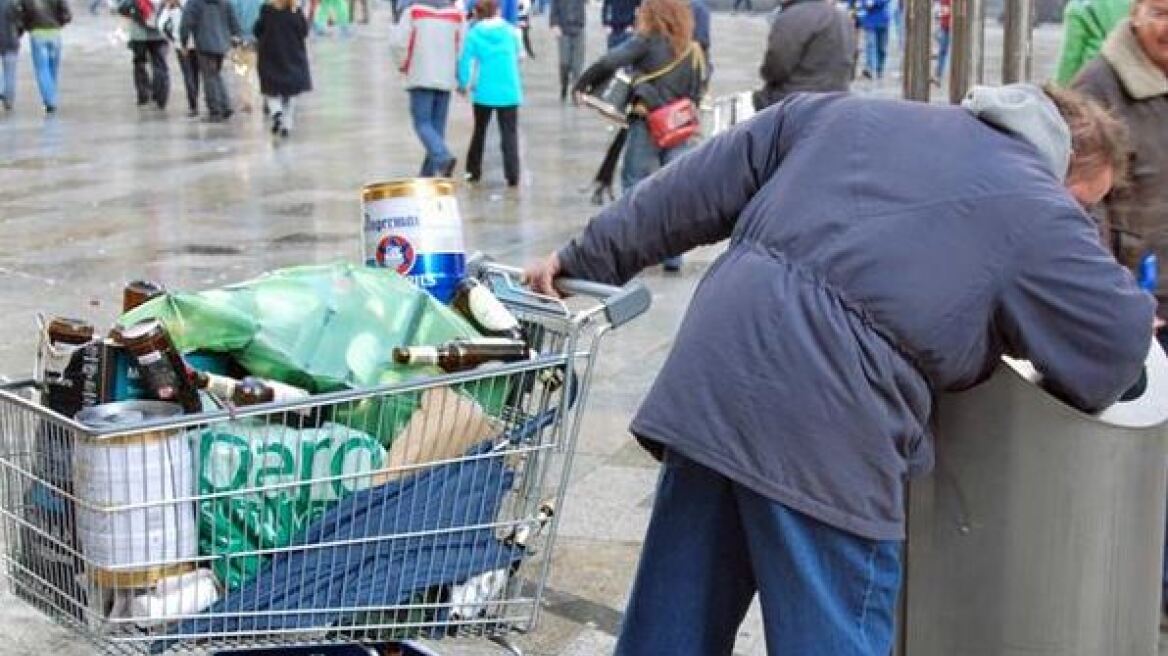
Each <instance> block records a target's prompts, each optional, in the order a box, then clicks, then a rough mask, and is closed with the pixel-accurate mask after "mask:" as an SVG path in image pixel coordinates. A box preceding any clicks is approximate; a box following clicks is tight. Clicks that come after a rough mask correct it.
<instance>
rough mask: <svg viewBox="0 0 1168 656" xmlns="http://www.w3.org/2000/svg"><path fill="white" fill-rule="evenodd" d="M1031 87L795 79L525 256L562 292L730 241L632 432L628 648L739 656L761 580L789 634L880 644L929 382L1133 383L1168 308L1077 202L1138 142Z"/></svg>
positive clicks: (539, 286)
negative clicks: (812, 87) (640, 486)
mask: <svg viewBox="0 0 1168 656" xmlns="http://www.w3.org/2000/svg"><path fill="white" fill-rule="evenodd" d="M995 91H996V90H995ZM1015 91H1016V93H1012V94H1008V96H1010V97H1006V98H999V102H997V103H994V102H993V101H992V98H989V97H987V98H984V99H983V102H982V103H981V106H980V109H978V110H977V111H978V114H976V115H975V113H974V112H973V111H971V110H967V109H963V108H961V107H953V106H938V105H930V104H927V103H911V102H904V101H897V100H884V99H876V98H870V97H864V96H854V95H848V94H838V93H837V94H798V95H796V96H792V97H790V98H788V99H787V100H786V101H785V102H782V103H779V104H777V105H774V106H772V107H770V108H768V109H766V110H764V111H763V112H762V113H760V114H759V115H757V116H756V117H755V118H754V119H752V120H750V121H746V122H744V123H741V124H739V125H737V126H735V127H734V128H731V129H730V130H729V131H728V132H726V133H724V134H722V135H719V136H716V137H714V138H712V139H710V140H708V141H707V142H705V143H704V144H703V145H702V146H701V147H699V148H697V149H695V150H694V151H693V152H691V153H689V154H688V155H686V156H685V157H682V158H681V159H679V160H677V161H675V162H674V163H673V164H672V165H670V166H668V167H666V168H664V169H662V170H661V171H660V172H658V173H657V174H656V175H655V176H653V177H652V178H650V179H648V180H646V181H644V182H642V184H641V185H640V186H639V187H638V188H637V192H636V193H635V194H632V195H627V196H624V197H623V198H621V199H619V200H617V201H616V202H615V203H613V204H611V205H609V206H608V207H607V208H605V209H604V210H603V211H602V212H601V213H600V214H599V215H598V216H597V217H596V218H594V219H593V220H592V221H590V222H589V224H588V227H587V228H586V229H585V230H584V232H583V234H582V235H580V236H579V237H577V238H576V239H573V240H572V241H571V242H570V243H568V244H567V245H566V246H564V247H563V248H561V249H560V250H558V251H557V252H556V253H554V254H553V255H551V256H549V257H547V258H546V259H545V260H543V261H541V262H538V263H536V264H533V265H531V266H530V267H528V270H527V275H526V278H527V281H528V282H529V283H530V284H531V285H532V288H533V289H534V290H535V291H537V292H540V293H544V294H549V295H555V294H557V292H556V291H555V287H554V284H553V281H554V279H555V278H556V277H557V276H561V275H562V276H571V277H576V278H585V279H589V280H595V281H600V282H605V283H609V284H622V283H624V282H626V281H628V280H629V279H631V278H632V277H633V276H635V275H637V274H638V273H639V272H640V271H641V270H642V269H644V268H645V267H647V266H650V265H652V264H653V263H655V262H659V261H660V260H661V259H662V258H663V257H665V256H668V255H676V254H680V253H682V252H684V251H686V250H687V249H689V248H693V247H695V246H698V245H701V244H713V243H716V242H719V241H722V240H724V239H727V238H729V246H728V248H727V249H726V250H725V251H724V252H723V253H722V254H721V255H720V256H719V257H718V258H717V260H716V261H715V262H714V263H713V264H712V265H711V266H710V268H709V270H708V271H707V273H706V274H705V276H704V278H703V280H702V281H701V282H700V283H699V284H698V286H697V288H696V292H695V293H694V296H693V298H692V300H691V301H690V304H689V310H688V312H687V313H686V316H685V319H684V320H683V322H682V324H681V326H680V328H679V330H678V333H677V335H676V337H675V339H674V341H673V346H672V352H671V353H670V354H669V357H668V358H667V359H666V361H665V364H664V367H663V368H662V370H661V372H660V374H659V375H658V377H657V380H656V381H655V383H654V384H653V387H652V388H651V390H650V391H649V394H648V396H647V398H646V399H645V400H644V402H643V404H642V405H641V407H640V409H639V411H638V412H637V414H636V416H635V418H634V419H633V423H632V426H631V432H632V434H633V435H634V436H636V437H637V438H638V440H639V441H640V442H641V443H642V445H644V446H646V447H647V448H648V449H649V451H650V452H651V453H652V454H653V455H654V456H656V457H657V458H658V459H660V460H662V471H661V474H660V477H659V478H658V484H657V492H656V495H655V496H654V501H653V511H652V515H651V518H650V521H649V527H648V532H647V535H646V537H645V542H644V548H643V551H642V554H641V559H640V564H639V565H638V568H637V574H636V578H635V581H634V583H633V588H632V593H631V595H630V597H629V602H628V607H627V610H626V611H625V615H624V621H623V623H622V626H621V630H620V637H619V639H618V641H617V645H616V649H615V654H616V656H660V655H663V654H668V655H669V656H708V655H709V654H727V653H729V651H730V649H731V647H732V646H733V644H734V638H735V635H736V632H737V628H738V625H739V624H740V623H741V622H742V619H743V617H744V616H745V614H746V611H747V609H748V607H749V606H750V604H751V600H752V598H753V597H754V595H755V594H756V592H757V594H758V595H759V597H760V599H761V601H762V604H761V605H762V614H763V622H764V627H765V635H766V644H767V652H768V653H770V654H798V655H799V656H887V655H888V654H889V653H890V652H891V650H892V640H893V627H894V624H895V617H896V602H897V597H898V593H899V591H900V587H901V573H902V558H903V553H904V537H905V496H904V495H905V482H906V480H907V479H908V478H909V477H910V476H915V475H918V474H922V473H925V472H926V471H927V470H928V469H930V468H931V465H932V461H933V457H932V456H933V443H934V440H933V436H932V435H931V434H930V426H931V425H932V417H931V415H932V407H933V402H934V401H933V400H934V399H935V398H936V396H937V395H938V394H939V393H941V392H949V391H955V390H962V389H966V388H968V387H971V386H973V385H976V384H977V383H978V382H980V381H982V380H984V379H985V378H986V377H987V376H988V374H989V372H990V371H992V370H993V369H994V367H995V366H996V365H997V363H998V362H999V360H1000V358H1001V356H1002V355H1003V354H1010V355H1013V356H1015V357H1019V358H1025V359H1028V360H1030V361H1031V362H1032V363H1033V364H1034V365H1035V367H1036V368H1037V369H1038V370H1039V371H1040V372H1041V373H1042V375H1043V381H1044V387H1045V388H1047V389H1051V390H1054V391H1055V393H1056V394H1058V395H1059V396H1060V397H1062V398H1063V399H1065V400H1066V401H1067V402H1069V403H1070V404H1072V405H1073V406H1075V407H1077V408H1080V409H1082V410H1086V411H1090V412H1094V411H1098V410H1101V409H1103V408H1106V407H1107V406H1109V405H1110V404H1112V403H1113V402H1114V401H1116V400H1117V399H1118V398H1119V396H1120V395H1121V394H1122V393H1123V392H1124V391H1125V390H1126V389H1127V388H1128V387H1129V386H1130V385H1131V384H1132V383H1134V382H1135V381H1136V380H1137V378H1139V376H1140V372H1141V370H1142V365H1143V362H1144V358H1145V356H1146V355H1147V353H1148V348H1149V345H1150V340H1151V334H1152V311H1153V306H1154V303H1153V300H1152V298H1151V297H1150V296H1149V295H1148V294H1147V293H1145V292H1144V291H1142V290H1141V289H1140V288H1139V287H1138V285H1137V284H1136V282H1135V280H1134V279H1133V278H1132V276H1131V274H1130V273H1128V272H1127V271H1125V270H1124V269H1123V267H1122V266H1120V265H1119V264H1118V263H1117V262H1116V261H1115V259H1114V258H1113V257H1112V256H1111V254H1110V253H1108V252H1107V251H1106V249H1104V248H1103V246H1102V244H1101V243H1100V240H1099V237H1098V233H1097V232H1096V229H1095V225H1094V222H1093V221H1092V220H1091V218H1090V217H1089V216H1088V215H1087V214H1086V212H1085V211H1084V210H1083V208H1082V207H1081V206H1080V203H1090V202H1092V200H1097V195H1096V194H1097V192H1098V191H1099V190H1098V189H1097V188H1096V189H1093V190H1092V187H1093V186H1095V185H1098V184H1100V183H1101V182H1106V181H1107V178H1108V177H1109V175H1110V171H1111V169H1112V168H1113V167H1114V166H1116V165H1117V164H1118V165H1121V166H1122V164H1121V162H1122V160H1123V158H1124V155H1125V153H1124V150H1125V148H1124V146H1123V144H1122V140H1121V139H1120V140H1116V139H1112V138H1111V137H1114V136H1115V133H1113V132H1112V131H1110V129H1109V128H1107V127H1106V126H1103V125H1101V124H1098V123H1096V121H1098V120H1100V117H1103V119H1102V120H1107V119H1106V115H1105V114H1104V113H1103V112H1097V111H1090V110H1086V111H1080V110H1078V109H1076V110H1074V111H1068V110H1067V109H1066V108H1065V107H1066V106H1067V105H1071V106H1075V107H1076V108H1078V107H1081V106H1083V105H1084V104H1086V103H1085V101H1083V100H1082V99H1081V98H1076V97H1071V96H1068V98H1069V100H1068V101H1067V102H1064V103H1055V102H1053V101H1052V100H1050V99H1048V98H1047V97H1046V96H1045V95H1044V94H1043V92H1042V91H1041V90H1039V89H1037V88H1036V87H1025V89H1024V90H1023V89H1016V90H1015ZM1064 93H1065V92H1064ZM1018 94H1024V96H1025V98H1024V99H1023V100H1021V101H1018V98H1017V95H1018ZM987 95H988V96H993V94H992V93H991V94H987ZM1063 112H1066V113H1065V114H1064V113H1063ZM995 115H996V117H995ZM979 116H985V117H987V120H981V119H980V118H979ZM1063 116H1069V117H1070V118H1069V119H1065V118H1063ZM990 117H995V118H993V120H990ZM1068 120H1069V121H1070V124H1069V125H1068ZM995 121H996V123H995ZM987 123H994V124H993V125H989V124H987ZM1112 123H1114V121H1112ZM1087 134H1092V135H1095V134H1103V135H1105V136H1104V138H1103V139H1102V140H1095V139H1092V138H1083V136H1084V135H1087ZM873 135H879V138H873ZM1068 161H1069V162H1070V164H1069V167H1068ZM715 171H716V172H717V174H716V175H712V174H711V173H712V172H715ZM1064 178H1065V179H1064ZM1085 344H1089V345H1090V347H1089V348H1085V347H1084V345H1085Z"/></svg>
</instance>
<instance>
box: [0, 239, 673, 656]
mask: <svg viewBox="0 0 1168 656" xmlns="http://www.w3.org/2000/svg"><path fill="white" fill-rule="evenodd" d="M471 269H472V275H475V276H477V277H478V278H479V279H480V280H482V281H484V282H485V283H487V284H488V285H489V286H490V287H491V288H492V289H493V290H494V291H495V293H496V295H497V296H498V297H499V298H500V300H502V301H503V303H504V304H505V305H506V306H507V307H508V308H509V309H510V310H512V312H513V313H514V314H515V315H516V316H517V317H519V319H520V320H521V322H522V323H523V325H524V328H525V330H526V333H527V335H528V337H529V341H530V343H531V345H532V346H533V347H534V348H535V349H536V350H537V351H538V353H539V356H538V357H537V358H535V359H533V360H531V361H528V362H523V363H516V364H509V365H500V366H494V367H484V368H479V369H476V370H474V371H471V372H465V373H459V374H450V375H440V376H434V377H426V378H421V379H414V380H411V381H410V382H408V383H407V384H399V385H393V386H386V387H379V388H375V389H360V390H352V391H343V392H336V393H329V394H321V395H317V396H313V397H311V398H309V399H307V400H304V401H303V402H295V403H269V404H265V405H258V406H248V407H246V408H225V409H222V410H219V411H211V412H204V413H202V414H198V415H183V416H179V417H178V418H177V419H167V420H159V421H150V422H146V423H141V424H136V425H133V426H132V427H128V428H127V427H125V426H122V427H118V428H113V429H109V430H95V429H93V428H90V427H87V426H84V425H82V424H79V423H77V422H75V421H73V420H71V419H69V418H66V417H62V416H60V415H57V414H55V413H53V412H51V411H49V410H48V409H46V408H45V407H43V406H41V405H39V404H37V403H36V402H35V400H34V399H33V398H32V395H33V394H34V392H35V387H36V385H35V383H34V382H33V381H18V382H10V383H5V384H2V385H0V539H2V540H3V549H2V558H3V564H4V568H3V575H4V576H5V578H6V580H7V582H8V584H9V586H10V588H11V589H12V591H13V593H14V594H15V595H16V596H17V597H18V598H20V599H21V600H23V601H24V602H25V603H27V604H29V605H31V606H33V607H34V608H36V609H38V610H39V611H41V612H42V613H44V614H45V615H47V616H49V617H51V618H52V619H54V620H56V621H57V622H59V623H61V624H63V625H66V626H67V627H69V628H71V629H72V630H73V631H75V632H76V633H77V634H78V635H79V636H81V637H83V638H84V639H87V640H88V641H90V642H91V643H92V644H93V645H94V646H95V647H96V648H97V650H98V651H100V652H102V653H108V654H146V653H175V652H182V653H192V652H193V653H222V651H223V650H241V649H261V648H266V649H268V650H269V653H281V652H283V653H293V652H292V650H293V648H297V649H298V648H302V647H319V649H312V650H309V651H311V653H326V652H328V650H330V649H335V648H339V647H340V646H344V645H348V646H358V645H379V644H392V645H395V646H394V647H392V648H386V649H385V650H384V651H383V652H382V653H401V654H410V655H418V654H429V653H431V652H429V651H426V650H425V649H424V648H422V647H420V646H417V645H416V644H415V643H414V642H413V641H414V640H415V639H433V638H443V637H450V636H458V637H469V638H471V639H483V640H491V641H494V642H497V643H499V644H501V645H503V646H506V647H508V648H509V649H511V650H512V652H513V653H519V651H518V650H517V649H515V648H514V647H513V646H512V645H510V644H509V642H508V640H507V637H508V636H509V635H514V634H515V633H516V632H525V631H529V630H531V629H532V628H533V627H534V626H535V625H536V623H537V621H538V619H539V609H540V599H541V597H542V596H543V593H544V588H545V585H546V582H547V577H548V572H549V565H550V558H548V557H547V556H548V554H550V551H551V549H552V546H553V542H554V538H555V534H556V523H557V518H556V515H555V509H557V508H559V507H561V505H562V501H563V497H564V492H565V489H566V485H567V480H568V473H569V471H570V469H571V464H572V455H573V449H574V443H575V440H576V435H577V432H578V430H579V427H580V417H581V410H582V409H583V408H584V407H585V406H586V403H587V392H588V388H589V382H590V379H591V376H592V373H593V365H594V364H595V362H596V356H597V348H598V346H599V344H600V341H601V339H602V337H603V336H604V335H605V334H606V333H607V332H608V331H609V330H610V329H612V328H615V327H618V326H620V325H622V324H624V323H626V322H628V321H631V320H632V319H634V318H636V317H637V316H639V315H640V314H641V313H643V312H644V311H645V310H646V309H647V308H648V306H649V303H650V295H649V293H648V291H647V290H646V289H645V288H644V287H643V286H642V285H640V284H639V283H634V284H631V285H628V286H626V287H624V288H615V287H609V286H605V285H599V284H596V283H590V282H585V281H563V282H562V284H561V289H562V290H563V291H565V292H569V293H571V294H574V295H575V297H574V298H572V299H569V300H568V301H567V302H564V301H561V300H558V299H552V298H548V297H545V296H541V295H538V294H535V293H532V292H531V291H529V290H527V289H525V288H524V287H522V286H521V285H520V284H518V282H517V279H518V271H517V270H516V269H513V268H509V267H505V266H501V265H497V264H493V263H488V262H483V261H475V262H472V266H471ZM589 299H599V300H600V303H599V304H597V303H596V302H595V300H589ZM372 425H375V426H376V427H386V426H389V427H393V429H394V430H395V431H396V432H395V434H394V437H393V438H392V441H391V442H390V443H389V444H388V446H387V445H385V444H383V443H382V442H381V441H379V440H376V439H372V438H371V437H370V434H371V432H372V428H371V426H372ZM349 648H350V649H352V648H353V647H349ZM390 649H394V650H396V651H390ZM295 653H306V652H300V651H297V652H295ZM357 653H360V652H357ZM370 653H373V652H372V651H370Z"/></svg>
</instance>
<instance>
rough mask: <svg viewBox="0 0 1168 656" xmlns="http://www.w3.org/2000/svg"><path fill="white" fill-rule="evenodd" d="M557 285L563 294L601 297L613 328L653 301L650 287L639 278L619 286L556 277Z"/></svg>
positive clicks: (641, 312) (636, 315)
mask: <svg viewBox="0 0 1168 656" xmlns="http://www.w3.org/2000/svg"><path fill="white" fill-rule="evenodd" d="M555 285H556V289H558V290H559V291H560V293H562V294H570V295H576V296H591V297H593V298H596V299H599V300H600V302H601V304H602V305H604V315H605V318H607V319H608V323H609V324H610V325H611V326H612V327H613V328H619V327H621V326H623V325H624V324H626V323H628V322H630V321H632V320H633V319H636V318H637V317H639V316H641V315H642V314H644V313H645V311H646V310H648V309H649V306H650V305H652V303H653V295H652V294H651V293H650V292H649V288H648V287H646V286H645V283H643V282H641V281H639V280H635V281H633V282H630V283H628V284H626V285H625V286H624V287H617V286H615V285H606V284H604V283H599V282H593V281H591V280H580V279H579V278H556V280H555Z"/></svg>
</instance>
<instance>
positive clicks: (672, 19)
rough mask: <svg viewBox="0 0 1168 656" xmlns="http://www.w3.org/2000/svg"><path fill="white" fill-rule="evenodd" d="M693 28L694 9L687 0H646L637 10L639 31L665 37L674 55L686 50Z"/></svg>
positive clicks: (647, 34)
mask: <svg viewBox="0 0 1168 656" xmlns="http://www.w3.org/2000/svg"><path fill="white" fill-rule="evenodd" d="M693 30H694V19H693V11H692V10H690V7H689V2H686V0H644V1H643V2H641V6H640V8H639V9H638V10H637V32H639V33H640V34H642V35H644V36H651V35H653V34H660V35H661V36H663V37H665V39H666V40H668V41H669V47H670V48H671V49H672V50H673V54H674V56H677V55H680V54H681V53H682V52H684V51H685V49H686V47H687V46H688V45H689V42H690V41H691V40H693Z"/></svg>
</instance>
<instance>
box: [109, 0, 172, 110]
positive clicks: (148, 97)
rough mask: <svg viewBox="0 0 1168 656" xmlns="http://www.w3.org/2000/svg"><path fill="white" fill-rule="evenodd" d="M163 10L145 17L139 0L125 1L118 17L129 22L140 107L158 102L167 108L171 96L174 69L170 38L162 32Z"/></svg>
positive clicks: (120, 4)
mask: <svg viewBox="0 0 1168 656" xmlns="http://www.w3.org/2000/svg"><path fill="white" fill-rule="evenodd" d="M160 10H161V7H152V13H151V15H150V16H143V15H142V11H141V10H140V9H139V7H138V3H137V2H136V1H135V0H121V2H119V3H118V14H120V15H121V16H123V17H125V19H126V21H127V22H128V23H129V35H130V40H129V42H128V44H127V45H128V46H129V48H130V53H131V54H132V60H131V65H132V69H133V77H134V92H135V94H136V95H137V99H138V106H139V107H142V106H144V105H148V104H150V103H154V104H155V105H156V106H157V107H158V109H166V102H167V99H168V98H169V97H170V66H169V65H168V64H167V62H166V59H167V51H168V50H169V48H168V47H167V42H166V37H165V36H163V34H162V32H161V31H159V29H158V27H157V25H158V14H159V12H160Z"/></svg>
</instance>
